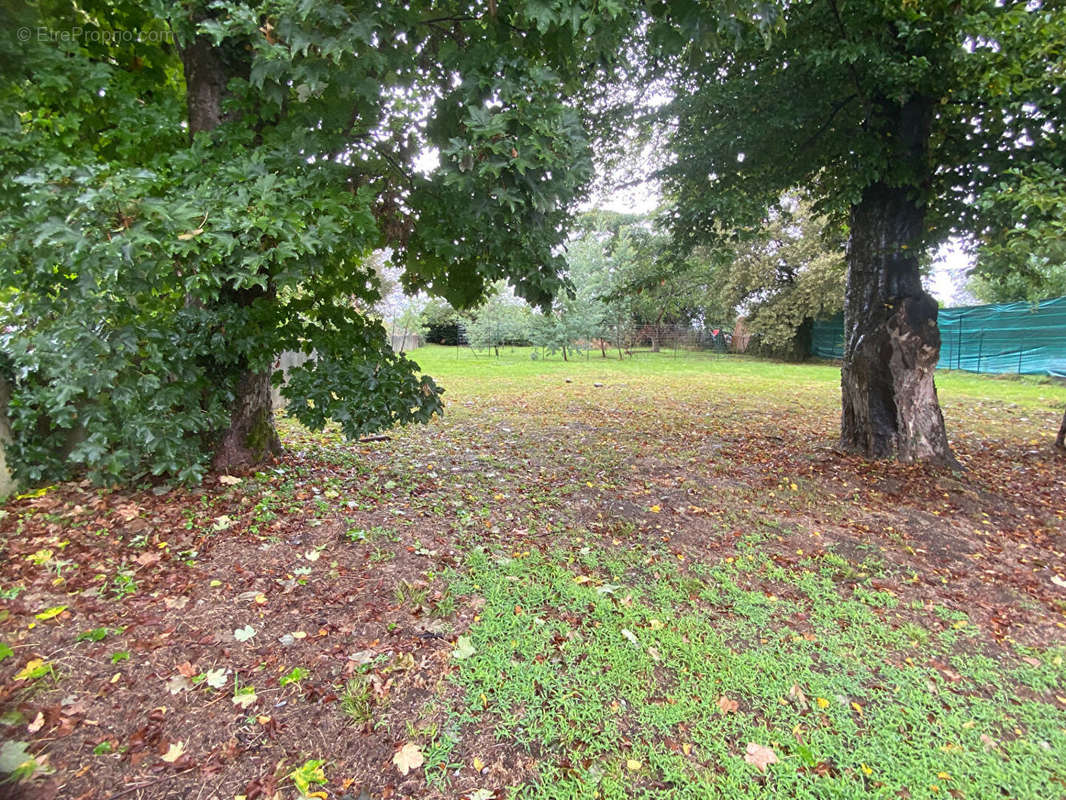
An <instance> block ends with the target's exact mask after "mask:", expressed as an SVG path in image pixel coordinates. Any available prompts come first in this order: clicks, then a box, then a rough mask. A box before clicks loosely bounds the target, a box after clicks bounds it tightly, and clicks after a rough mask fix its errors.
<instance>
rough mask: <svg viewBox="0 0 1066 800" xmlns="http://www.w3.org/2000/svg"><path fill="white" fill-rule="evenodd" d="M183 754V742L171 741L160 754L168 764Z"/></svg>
mask: <svg viewBox="0 0 1066 800" xmlns="http://www.w3.org/2000/svg"><path fill="white" fill-rule="evenodd" d="M183 755H185V742H171V743H170V747H168V748H167V751H166V752H165V753H164V754H163V755H162V759H163V760H164V761H166V762H167V763H168V764H173V763H174V762H175V761H177V760H178V759H179V758H181V757H182V756H183Z"/></svg>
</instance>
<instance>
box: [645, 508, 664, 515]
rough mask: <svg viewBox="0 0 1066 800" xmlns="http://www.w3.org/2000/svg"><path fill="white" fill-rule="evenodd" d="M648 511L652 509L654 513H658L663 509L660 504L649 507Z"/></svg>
mask: <svg viewBox="0 0 1066 800" xmlns="http://www.w3.org/2000/svg"><path fill="white" fill-rule="evenodd" d="M648 511H650V512H651V513H652V514H658V513H659V512H660V511H662V508H661V507H660V506H652V507H651V508H649V509H648Z"/></svg>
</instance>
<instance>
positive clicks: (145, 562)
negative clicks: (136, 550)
mask: <svg viewBox="0 0 1066 800" xmlns="http://www.w3.org/2000/svg"><path fill="white" fill-rule="evenodd" d="M161 558H163V555H162V554H161V553H153V552H152V551H151V550H146V551H145V552H143V553H141V554H140V555H139V556H137V558H135V559H134V561H136V562H137V563H138V564H140V565H141V566H142V567H150V566H152V564H155V563H157V562H158V561H159V560H160V559H161Z"/></svg>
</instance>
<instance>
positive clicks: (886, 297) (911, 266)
mask: <svg viewBox="0 0 1066 800" xmlns="http://www.w3.org/2000/svg"><path fill="white" fill-rule="evenodd" d="M930 108H931V107H930V105H929V104H928V103H925V102H922V101H921V99H917V100H912V101H910V102H908V103H907V104H906V105H904V106H902V107H899V106H896V107H895V109H894V113H893V109H891V108H890V107H888V106H887V105H886V106H883V107H882V114H883V116H882V120H881V121H882V122H883V123H884V124H885V127H886V128H887V129H888V132H889V135H891V136H892V137H893V138H894V139H895V140H896V143H897V145H898V147H899V155H900V157H901V158H905V159H908V160H909V161H910V166H911V167H912V168H913V172H912V175H913V174H915V173H916V174H917V175H919V176H920V175H923V174H925V172H924V170H925V157H926V149H927V143H928V129H929V115H930V113H931V111H930ZM901 183H906V184H909V185H904V186H890V185H887V184H886V183H882V182H877V183H873V184H871V185H870V186H868V187H867V188H866V189H865V190H864V191H863V194H862V199H861V200H860V202H859V203H858V204H857V205H856V206H854V207H853V208H852V210H851V238H850V240H849V242H848V252H847V264H848V283H847V291H846V297H845V309H844V325H845V340H844V366H843V370H842V374H841V389H842V396H843V397H842V400H843V403H842V405H843V413H842V417H841V446H842V447H843V449H845V450H847V451H849V452H855V453H860V454H862V455H865V456H867V457H870V458H897V459H899V460H900V461H905V462H911V461H929V462H933V463H937V464H943V465H949V466H958V463H957V462H956V461H955V457H954V456H953V455H952V452H951V448H950V446H949V445H948V438H947V433H946V431H945V429H944V417H943V415H942V414H941V412H940V404H939V402H938V400H937V393H936V386H935V385H934V383H933V373H934V371H935V370H936V364H937V361H938V360H939V357H940V331H939V329H938V328H937V324H936V320H937V304H936V301H935V300H934V299H933V298H932V297H930V296H929V295H928V294H926V293H925V291H924V290H923V289H922V283H921V274H920V272H919V268H918V251H919V249H920V245H921V238H922V233H923V226H924V222H925V208H924V202H923V201H924V199H925V198H924V197H922V193H921V190H920V189H917V188H915V187H916V184H920V181H913V182H912V181H901Z"/></svg>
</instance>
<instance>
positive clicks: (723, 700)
mask: <svg viewBox="0 0 1066 800" xmlns="http://www.w3.org/2000/svg"><path fill="white" fill-rule="evenodd" d="M739 708H740V703H738V702H737V701H736V700H732V699H730V698H729V697H726V695H724V694H723V695H722V696H721V697H719V698H718V710H719V711H721V712H722V713H723V714H733V713H735V712H736V710H737V709H739Z"/></svg>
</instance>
